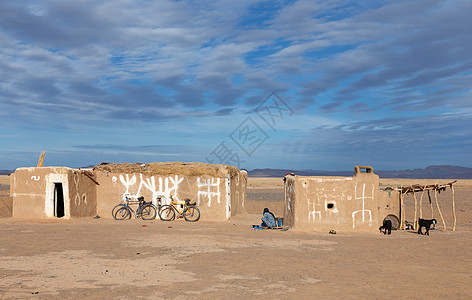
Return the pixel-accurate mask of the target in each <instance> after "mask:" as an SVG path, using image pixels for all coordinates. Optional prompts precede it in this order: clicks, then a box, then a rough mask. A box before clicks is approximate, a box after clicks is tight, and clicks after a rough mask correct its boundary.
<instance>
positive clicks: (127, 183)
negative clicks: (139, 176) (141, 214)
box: [120, 174, 136, 195]
mask: <svg viewBox="0 0 472 300" xmlns="http://www.w3.org/2000/svg"><path fill="white" fill-rule="evenodd" d="M120 181H121V183H122V184H123V185H124V186H125V187H126V192H124V193H123V195H125V194H128V195H129V187H130V186H132V185H134V184H135V183H136V175H133V177H131V179H130V178H129V174H126V179H125V178H124V177H123V175H120Z"/></svg>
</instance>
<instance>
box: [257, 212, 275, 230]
mask: <svg viewBox="0 0 472 300" xmlns="http://www.w3.org/2000/svg"><path fill="white" fill-rule="evenodd" d="M261 220H262V224H261V227H268V228H269V229H271V228H272V227H277V218H276V217H275V216H274V214H273V213H271V212H270V211H269V209H268V208H267V207H266V208H264V212H263V213H262V219H261Z"/></svg>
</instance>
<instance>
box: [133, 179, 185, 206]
mask: <svg viewBox="0 0 472 300" xmlns="http://www.w3.org/2000/svg"><path fill="white" fill-rule="evenodd" d="M139 176H140V180H141V182H140V183H139V188H138V191H137V193H136V196H139V195H141V189H142V187H145V188H147V189H148V190H149V191H151V193H152V201H153V203H154V205H157V203H156V202H157V197H159V196H164V198H165V204H169V203H170V196H173V199H174V200H177V201H179V196H178V189H179V184H180V183H181V182H182V181H183V180H184V178H183V177H182V178H179V176H178V175H175V176H174V177H173V178H172V177H166V178H165V179H164V180H162V177H159V185H158V186H156V179H155V177H154V176H152V177H151V178H143V174H139ZM163 204H164V203H163Z"/></svg>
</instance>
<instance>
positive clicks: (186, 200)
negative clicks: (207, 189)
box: [185, 199, 197, 205]
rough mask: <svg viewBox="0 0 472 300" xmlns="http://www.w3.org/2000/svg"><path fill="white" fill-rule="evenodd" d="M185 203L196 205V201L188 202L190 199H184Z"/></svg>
mask: <svg viewBox="0 0 472 300" xmlns="http://www.w3.org/2000/svg"><path fill="white" fill-rule="evenodd" d="M185 204H186V205H196V204H197V202H193V203H190V199H185Z"/></svg>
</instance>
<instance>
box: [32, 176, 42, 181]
mask: <svg viewBox="0 0 472 300" xmlns="http://www.w3.org/2000/svg"><path fill="white" fill-rule="evenodd" d="M40 177H41V176H31V179H33V180H34V181H38V180H39V178H40Z"/></svg>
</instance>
